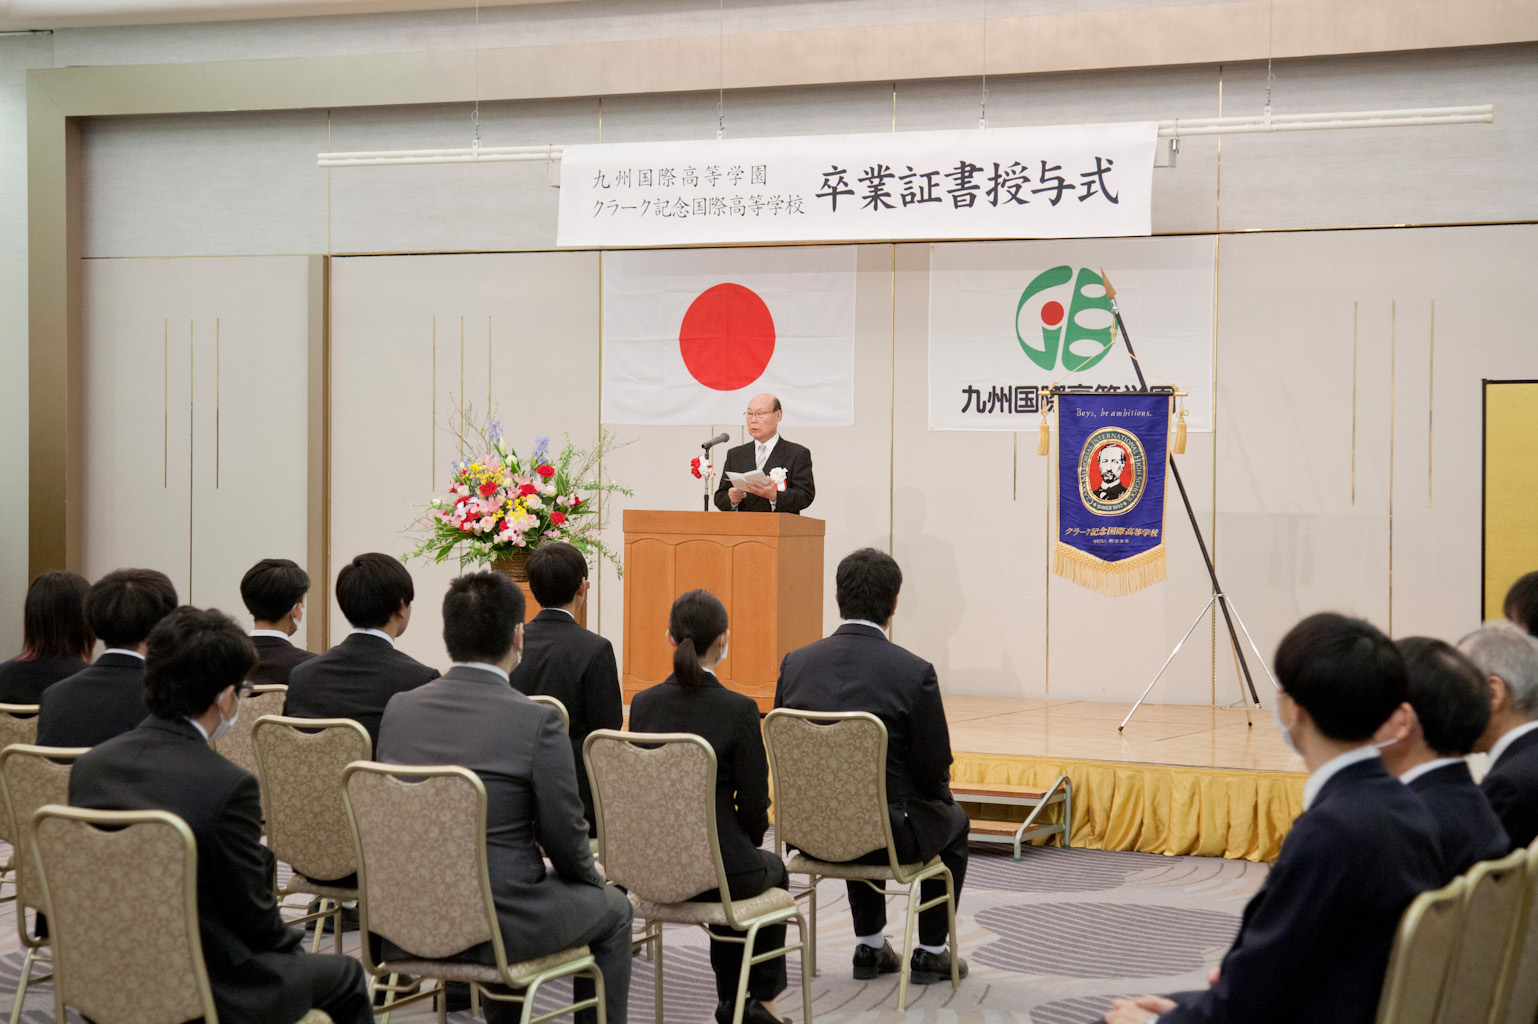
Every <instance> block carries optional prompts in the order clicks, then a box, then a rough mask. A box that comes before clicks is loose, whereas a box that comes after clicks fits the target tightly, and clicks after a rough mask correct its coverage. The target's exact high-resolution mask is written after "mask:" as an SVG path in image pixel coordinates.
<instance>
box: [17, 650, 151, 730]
mask: <svg viewBox="0 0 1538 1024" xmlns="http://www.w3.org/2000/svg"><path fill="white" fill-rule="evenodd" d="M40 703H41V705H42V708H41V710H39V711H38V714H37V742H38V743H40V744H42V745H43V746H45V747H94V746H96V744H98V743H102V742H105V741H106V740H110V739H111V738H112V737H114V736H117V735H119V734H120V733H125V732H127V731H128V730H130V729H132V728H133V727H134V726H136V725H138V724H139V723H140V722H142V721H144V719H145V716H147V715H148V714H149V709H148V708H146V707H145V706H144V659H143V658H135V657H134V656H133V655H131V654H103V655H102V656H101V657H100V658H97V659H96V663H95V664H94V665H92V666H91V667H90V668H87V669H83V670H81V671H79V672H76V673H75V674H74V675H72V676H70V677H69V678H68V679H61V680H59V681H58V682H57V683H54V684H53V685H52V686H50V687H48V689H46V690H44V691H43V696H42V700H41V701H40Z"/></svg>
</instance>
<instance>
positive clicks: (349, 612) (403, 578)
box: [336, 551, 417, 629]
mask: <svg viewBox="0 0 1538 1024" xmlns="http://www.w3.org/2000/svg"><path fill="white" fill-rule="evenodd" d="M416 596H417V592H416V588H415V587H414V586H412V583H411V573H409V572H407V571H406V567H405V566H404V565H402V564H401V560H400V559H399V558H396V557H394V556H393V555H383V554H380V553H379V552H377V551H373V552H369V553H367V554H362V555H359V556H358V557H357V558H354V559H353V560H352V561H351V562H348V563H347V564H346V565H344V566H342V571H341V572H339V573H337V574H336V603H337V604H339V605H341V606H342V614H343V615H345V616H347V621H348V622H350V623H352V624H353V627H354V628H355V629H379V628H380V627H381V626H383V625H385V624H386V623H388V622H389V621H390V616H392V615H394V614H395V613H396V611H398V610H399V609H400V606H401V604H402V603H405V604H410V603H411V602H412V601H414V600H416Z"/></svg>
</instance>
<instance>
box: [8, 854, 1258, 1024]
mask: <svg viewBox="0 0 1538 1024" xmlns="http://www.w3.org/2000/svg"><path fill="white" fill-rule="evenodd" d="M1265 873H1266V866H1265V865H1263V864H1251V863H1249V862H1246V861H1229V860H1221V859H1215V858H1206V857H1160V856H1157V855H1154V854H1142V853H1114V852H1105V851H1098V850H1059V849H1055V848H1033V849H1030V850H1028V851H1027V852H1026V857H1025V859H1024V860H1022V861H1020V862H1019V863H1016V862H1015V861H1013V860H1012V859H1011V858H1010V856H1009V854H1008V853H1007V852H1002V851H1001V848H999V847H993V846H989V847H983V846H974V847H973V848H972V860H971V864H970V867H969V871H968V875H967V885H966V890H965V892H964V893H963V897H962V904H961V913H960V915H959V918H958V928H959V931H960V935H961V948H962V952H963V955H965V956H966V957H967V958H968V959H969V960H970V961H971V965H972V973H971V976H970V977H969V978H967V979H966V980H965V981H963V982H962V984H961V988H960V989H959V990H952V989H951V987H950V985H949V984H945V983H942V984H939V985H932V986H928V987H919V986H915V987H914V988H912V989H911V990H910V998H909V1003H908V1010H907V1012H906V1013H898V1012H897V1009H896V1005H897V981H896V978H895V976H892V977H889V978H888V977H883V978H881V979H879V980H877V981H870V982H856V981H853V980H851V978H850V975H849V955H850V951H851V946H852V942H853V935H852V932H851V929H850V920H849V912H848V903H847V899H846V897H845V895H844V888H843V885H842V884H841V883H834V882H825V883H823V886H822V887H821V888H820V889H819V901H818V903H819V922H818V933H819V939H820V940H821V941H820V943H819V954H820V960H821V971H820V973H819V976H818V977H816V978H814V979H813V981H812V997H813V1002H812V1008H813V1013H814V1016H815V1018H816V1019H817V1020H818V1021H822V1022H824V1024H896V1022H899V1021H901V1022H903V1024H942V1022H943V1024H1086V1022H1089V1021H1095V1020H1099V1019H1100V1015H1101V1014H1103V1013H1104V1012H1105V1010H1106V1009H1107V1008H1108V1007H1109V1005H1110V1000H1111V998H1112V997H1113V996H1115V995H1127V994H1139V993H1142V992H1167V991H1178V990H1182V989H1192V988H1200V987H1202V986H1203V985H1205V983H1206V982H1205V979H1206V974H1207V971H1208V969H1209V968H1210V967H1211V966H1213V965H1214V964H1216V963H1217V961H1218V960H1219V959H1220V958H1221V956H1222V954H1223V951H1224V950H1225V949H1226V948H1227V947H1228V944H1229V942H1230V941H1231V940H1232V939H1233V936H1234V932H1235V931H1236V929H1237V928H1238V921H1239V913H1240V911H1241V910H1242V909H1243V907H1244V903H1245V901H1246V900H1247V899H1248V898H1249V896H1250V894H1251V893H1253V892H1254V891H1255V890H1256V889H1257V888H1258V887H1259V886H1260V884H1261V882H1262V881H1263V880H1264V878H1265ZM7 891H8V887H7ZM13 907H14V903H7V904H5V905H4V907H3V909H0V998H3V999H4V1002H3V1003H0V1012H8V1011H9V1009H10V1003H11V999H12V997H13V994H14V992H15V989H16V984H17V977H18V972H19V970H20V967H21V960H22V954H21V953H20V952H18V951H17V945H16V938H15V924H14V914H15V912H14V910H13V909H12V908H13ZM894 908H895V909H894V912H893V913H892V924H889V926H888V928H887V934H888V936H889V937H891V936H895V928H896V927H900V925H901V921H902V918H901V909H900V907H899V906H897V905H895V904H894ZM346 938H347V940H348V948H349V949H350V950H355V949H356V946H357V937H356V935H353V934H349V935H347V936H346ZM664 941H665V943H666V946H665V950H666V952H665V956H664V961H665V978H666V987H665V989H664V993H665V996H666V1012H665V1018H666V1021H667V1024H696V1022H699V1024H706V1022H709V1021H711V1020H713V1017H712V1012H713V1010H714V1007H715V987H714V983H713V980H712V978H711V974H710V966H709V963H708V960H707V954H706V948H705V947H706V942H707V940H706V938H705V936H704V934H703V933H702V932H700V931H698V930H697V929H692V928H676V929H671V930H669V932H668V933H667V937H666V939H665V940H664ZM325 944H326V945H327V946H329V945H330V937H329V935H328V936H327V941H326V943H325ZM897 944H898V943H896V942H894V945H897ZM652 982H653V970H652V965H651V964H649V963H648V962H647V961H646V960H645V959H644V958H637V959H636V960H635V961H634V972H633V975H632V979H631V990H630V991H631V998H630V1005H631V1008H632V1011H631V1015H630V1016H631V1019H632V1020H634V1021H636V1022H637V1024H644V1022H649V1021H651V1019H652ZM790 982H791V989H790V990H789V991H787V992H786V993H785V995H784V996H782V997H781V1010H782V1012H784V1013H786V1014H787V1015H789V1016H791V1017H792V1018H793V1019H795V1020H796V1021H798V1022H799V1021H800V1020H801V1016H802V1014H801V1012H800V995H799V992H800V988H799V985H800V963H799V961H798V960H797V958H795V957H792V958H791V963H790ZM555 995H556V993H555V992H552V993H551V999H552V1000H553V999H554V996H555ZM539 1002H540V1003H541V1004H544V1003H545V1002H546V1000H545V999H544V998H543V997H542V998H541V999H540V1000H539ZM552 1005H553V1003H552ZM392 1019H393V1020H398V1021H401V1022H403V1024H409V1022H411V1021H426V1020H431V1019H433V1017H432V1014H431V1012H430V1011H427V1010H425V1009H424V1010H422V1011H420V1012H411V1013H406V1012H403V1013H399V1014H396V1015H395V1016H394V1017H393V1018H392ZM450 1019H451V1020H453V1021H456V1022H461V1024H469V1021H470V1020H471V1017H470V1015H469V1014H468V1013H457V1014H452V1015H451V1016H450ZM22 1020H23V1021H26V1022H29V1024H45V1022H49V1021H52V1020H53V992H52V987H51V986H50V985H47V984H44V985H41V986H37V987H36V988H35V989H29V991H28V994H27V999H26V1009H25V1012H24V1013H23V1015H22ZM70 1020H71V1021H74V1020H77V1018H76V1017H75V1016H74V1014H73V1013H71V1014H70Z"/></svg>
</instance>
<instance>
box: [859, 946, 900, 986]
mask: <svg viewBox="0 0 1538 1024" xmlns="http://www.w3.org/2000/svg"><path fill="white" fill-rule="evenodd" d="M902 964H903V962H902V957H900V956H898V955H897V950H895V949H893V948H892V944H891V943H890V942H883V943H882V944H881V948H880V949H877V948H876V947H875V946H867V945H865V944H864V943H863V942H861V943H857V944H856V945H855V947H854V980H855V981H869V980H870V979H872V978H874V977H876V976H877V975H878V974H896V973H897V970H898V968H900V967H902Z"/></svg>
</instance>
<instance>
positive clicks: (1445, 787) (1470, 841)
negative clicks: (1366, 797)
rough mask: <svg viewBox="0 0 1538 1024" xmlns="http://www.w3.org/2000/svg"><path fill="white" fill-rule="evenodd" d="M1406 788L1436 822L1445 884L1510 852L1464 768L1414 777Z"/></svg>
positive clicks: (1461, 765)
mask: <svg viewBox="0 0 1538 1024" xmlns="http://www.w3.org/2000/svg"><path fill="white" fill-rule="evenodd" d="M1408 785H1409V787H1410V790H1411V791H1412V792H1414V793H1415V794H1417V795H1418V796H1419V797H1420V798H1421V799H1422V800H1424V801H1425V802H1426V806H1427V808H1429V809H1430V811H1431V816H1432V817H1433V818H1435V819H1436V823H1437V832H1438V834H1439V836H1440V837H1441V840H1442V864H1443V866H1444V867H1445V868H1446V869H1447V881H1449V882H1450V881H1452V879H1453V877H1454V876H1456V875H1461V874H1463V873H1464V872H1465V871H1467V870H1468V869H1469V868H1471V867H1473V866H1474V865H1475V864H1478V863H1479V862H1480V861H1482V860H1498V859H1500V858H1501V857H1504V856H1506V854H1507V853H1509V852H1511V840H1510V839H1509V838H1507V836H1506V829H1505V826H1503V825H1502V824H1501V819H1500V818H1498V817H1496V814H1495V810H1494V809H1493V808H1492V807H1491V806H1490V800H1489V798H1488V797H1486V796H1485V794H1484V793H1483V792H1482V791H1481V790H1480V788H1479V787H1478V786H1476V785H1474V777H1473V776H1472V775H1470V774H1469V766H1468V765H1467V764H1465V763H1463V762H1462V761H1459V762H1458V763H1457V764H1448V765H1443V766H1442V767H1440V768H1437V769H1435V770H1433V771H1429V772H1427V773H1426V774H1424V775H1418V776H1416V777H1415V778H1414V779H1411V780H1410V782H1409V783H1408Z"/></svg>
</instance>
